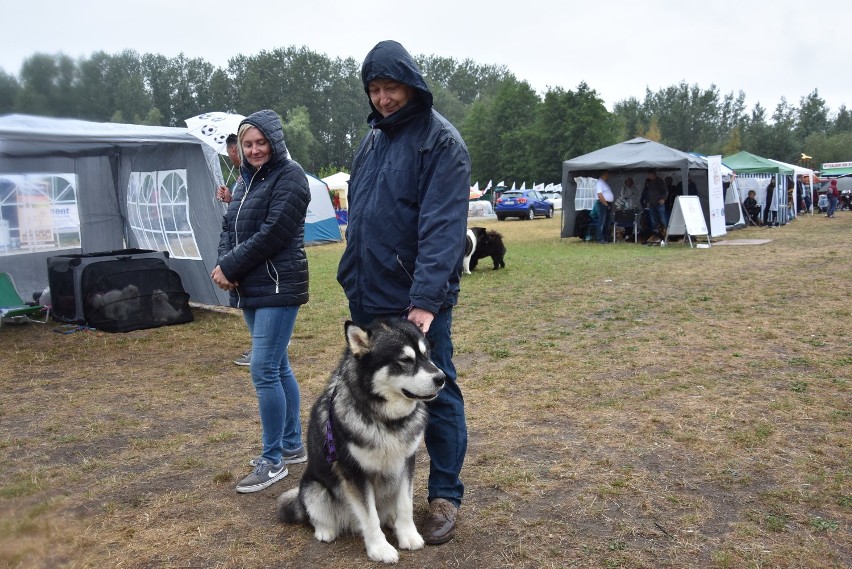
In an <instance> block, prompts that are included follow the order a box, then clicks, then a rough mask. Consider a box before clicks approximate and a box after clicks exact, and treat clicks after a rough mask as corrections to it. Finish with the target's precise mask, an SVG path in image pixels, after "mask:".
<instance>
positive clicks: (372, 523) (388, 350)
mask: <svg viewBox="0 0 852 569" xmlns="http://www.w3.org/2000/svg"><path fill="white" fill-rule="evenodd" d="M344 330H345V336H346V344H347V347H346V351H345V352H344V354H343V357H342V358H341V360H340V363H339V364H338V365H337V368H336V369H335V370H334V372H333V373H332V375H331V379H330V380H329V382H328V385H327V386H326V388H325V391H324V392H323V394H322V395H321V396H320V398H319V399H318V400H317V402H316V403H315V404H314V406H313V408H312V409H311V417H310V422H309V424H308V439H307V442H308V464H307V467H306V469H305V474H304V476H302V481H301V483H300V484H299V488H293V489H292V490H288V491H287V492H285V493H284V494H282V495H281V496H280V497H279V498H278V518H279V519H280V520H281V521H283V522H287V523H298V522H305V521H307V522H310V524H311V525H312V526H313V527H314V537H316V538H317V539H318V540H320V541H327V542H331V541H334V539H335V538H337V536H338V535H340V534H341V533H342V532H345V531H352V532H354V533H360V534H361V535H363V537H364V544H365V545H366V546H367V555H368V556H369V557H370V559H372V560H374V561H382V562H385V563H395V562H397V561H398V560H399V552H398V551H397V550H396V549H395V548H394V547H393V546H392V545H391V544H390V543H388V540H387V538H386V537H385V534H384V533H383V532H382V526H386V527H391V528H393V530H394V532H395V533H396V539H397V542H398V544H399V547H400V549H420V548H422V547H423V538H422V537H421V536H420V534H419V533H418V532H417V528H415V527H414V519H413V510H414V504H413V500H414V489H413V487H412V480H413V477H414V454H415V452H416V451H417V448H418V447H419V446H420V441H421V440H423V433H424V431H425V429H426V421H427V410H426V405H425V404H424V401H429V400H430V399H434V398H435V397H436V396H437V395H438V391H440V390H441V388H442V387H443V386H444V381H445V379H446V378H445V376H444V374H443V372H442V371H441V370H439V369H438V368H437V367H435V365H434V364H433V363H432V362H431V361H430V360H429V346H428V343H427V341H426V338H425V337H424V336H423V334H422V333H421V332H420V330H419V329H418V328H417V326H415V325H414V324H412V323H411V322H409V321H408V320H405V319H403V318H397V319H388V320H379V321H376V322H374V323H373V324H371V325H369V326H366V327H361V326H358V325H356V324H354V323H353V322H346V324H345V326H344Z"/></svg>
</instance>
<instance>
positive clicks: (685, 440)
mask: <svg viewBox="0 0 852 569" xmlns="http://www.w3.org/2000/svg"><path fill="white" fill-rule="evenodd" d="M477 223H478V224H479V225H485V226H487V227H489V228H494V229H497V230H499V231H500V232H501V233H502V234H503V236H504V239H505V242H506V244H507V248H508V253H507V255H506V265H507V267H506V268H505V269H503V270H500V271H492V270H490V266H491V265H490V262H489V261H488V260H487V259H486V260H485V262H484V263H481V264H480V267H479V268H478V270H477V271H476V272H474V274H473V275H468V276H465V277H464V280H463V283H462V295H461V299H460V304H459V306H458V308H457V311H456V315H455V319H454V320H455V329H454V333H455V338H456V366H457V368H458V369H459V373H460V377H459V381H460V383H461V385H462V389H463V391H464V393H465V396H466V405H467V413H468V424H469V429H470V446H469V451H468V455H467V460H466V463H465V468H464V471H463V478H464V481H465V483H466V486H467V492H466V497H465V502H464V505H463V507H462V510H461V518H460V525H459V532H458V534H457V537H456V539H455V540H454V541H452V542H450V543H449V544H447V545H444V546H441V547H429V548H427V549H425V550H422V551H418V552H403V553H402V555H401V560H400V563H399V566H400V567H410V568H420V567H426V566H430V567H471V568H478V567H486V568H490V567H501V568H502V567H523V568H540V567H553V568H557V567H602V568H616V567H623V568H659V567H683V568H692V567H710V568H740V567H751V568H768V567H773V568H775V567H781V568H784V567H789V568H793V567H796V568H820V569H822V568H841V567H850V566H852V531H850V523H852V487H850V484H852V449H850V444H852V394H850V379H852V347H850V341H851V340H852V338H850V331H852V319H851V318H850V316H852V308H850V302H852V286H850V279H852V263H850V254H849V253H850V248H852V213H850V212H839V213H838V215H837V218H836V219H834V220H829V219H826V218H825V217H822V216H813V217H804V218H801V219H799V220H796V221H795V222H793V223H791V224H789V225H787V226H784V227H780V228H775V229H764V228H750V229H746V230H742V231H737V232H734V233H731V234H729V235H728V237H727V239H728V240H734V239H764V238H765V239H771V241H770V242H769V243H766V244H762V245H741V246H723V245H722V244H720V243H716V244H714V245H713V247H712V248H710V249H701V250H699V249H689V248H688V247H685V246H683V245H671V246H669V247H665V248H660V247H647V246H641V245H631V244H618V245H606V246H601V245H592V244H585V243H581V242H579V241H578V240H576V239H566V240H563V239H560V238H559V237H558V234H559V219H558V216H557V219H552V220H543V219H539V220H535V221H517V220H509V221H505V222H497V221H488V222H484V223H483V222H477ZM341 251H342V246H341V245H330V246H323V247H314V248H311V249H309V258H310V267H311V279H312V280H311V302H310V303H309V304H308V305H306V306H305V307H303V309H302V310H301V312H300V314H299V319H298V322H297V326H296V332H295V336H294V339H293V345H292V347H291V360H292V362H293V366H294V370H295V372H296V375H297V377H298V379H299V382H300V384H301V386H302V397H303V409H302V417H303V420H304V418H306V417H307V414H308V408H309V407H310V405H311V404H312V403H313V401H314V399H315V398H316V396H317V394H318V393H319V391H320V389H321V387H322V385H323V384H324V382H325V381H326V378H327V376H328V373H329V370H330V369H331V368H332V367H333V365H334V364H335V363H336V361H337V359H338V357H339V355H340V353H341V350H342V346H343V333H342V324H343V321H344V320H345V318H346V315H347V311H346V304H345V300H344V298H343V295H342V293H341V291H340V288H339V287H338V285H337V283H336V281H335V278H334V275H335V269H336V265H337V260H338V258H339V256H340V253H341ZM56 328H57V325H55V324H48V325H47V326H40V325H35V324H34V325H26V326H3V327H2V329H0V341H2V345H3V348H4V349H3V356H2V362H3V365H2V366H0V460H2V463H0V464H2V467H0V567H27V568H29V567H39V568H59V567H74V568H84V567H151V568H153V567H158V568H159V567H165V568H188V567H198V568H207V567H223V568H241V567H341V566H348V567H354V568H359V567H374V566H375V564H374V563H371V562H369V561H368V559H367V557H366V554H365V552H364V547H363V543H362V541H361V540H360V539H359V538H354V537H345V538H342V539H340V540H338V541H337V542H335V543H334V544H322V543H318V542H316V541H315V540H314V539H313V536H312V531H311V530H310V529H309V528H307V527H299V526H283V525H279V524H277V523H276V522H275V520H274V510H275V498H276V497H277V496H278V494H280V493H281V492H283V491H284V490H286V489H288V488H291V487H293V486H295V485H297V484H298V480H299V477H300V475H301V472H302V470H303V467H302V466H296V467H292V468H291V469H290V472H291V473H290V476H289V477H288V478H286V479H284V480H283V481H282V482H280V483H278V484H276V485H273V486H272V487H271V488H269V489H267V490H266V491H264V492H260V493H257V494H252V495H237V494H236V493H235V492H234V484H235V483H236V481H237V480H239V478H240V477H242V476H244V475H245V474H246V473H247V472H248V470H249V468H248V465H247V460H248V459H249V458H250V457H252V456H255V455H256V454H257V453H258V452H259V428H260V427H259V420H258V417H257V409H256V399H255V396H254V393H253V389H252V387H251V383H250V378H249V375H248V371H247V370H246V369H245V368H238V367H237V366H234V365H233V364H232V363H231V361H232V360H233V359H234V358H235V357H237V356H238V355H239V353H240V352H241V351H242V350H243V349H244V348H245V347H247V345H248V337H247V332H246V330H245V325H244V323H243V322H242V320H241V318H240V316H239V315H238V314H237V313H229V312H224V313H223V312H217V311H206V310H200V309H197V310H195V322H193V323H191V324H187V325H181V326H171V327H166V328H160V329H154V330H140V331H135V332H131V333H127V334H105V333H100V332H77V333H72V334H57V333H55V329H56ZM427 469H428V456H427V455H426V454H425V452H424V451H423V450H422V449H421V452H420V454H419V455H418V471H417V475H416V476H417V481H418V482H417V485H416V490H415V514H416V516H418V517H421V516H422V515H423V514H424V513H425V508H426V506H425V477H426V472H427ZM391 542H392V543H393V542H394V540H393V538H391Z"/></svg>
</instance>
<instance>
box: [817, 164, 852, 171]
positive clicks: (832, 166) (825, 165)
mask: <svg viewBox="0 0 852 569" xmlns="http://www.w3.org/2000/svg"><path fill="white" fill-rule="evenodd" d="M829 168H852V162H826V163H825V164H823V165H822V169H823V170H828V169H829Z"/></svg>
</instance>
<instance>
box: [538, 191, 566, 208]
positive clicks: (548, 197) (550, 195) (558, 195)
mask: <svg viewBox="0 0 852 569" xmlns="http://www.w3.org/2000/svg"><path fill="white" fill-rule="evenodd" d="M541 195H542V197H544V199H545V201H549V202H550V203H552V204H553V209H562V192H554V191H551V190H548V191H544V192H541Z"/></svg>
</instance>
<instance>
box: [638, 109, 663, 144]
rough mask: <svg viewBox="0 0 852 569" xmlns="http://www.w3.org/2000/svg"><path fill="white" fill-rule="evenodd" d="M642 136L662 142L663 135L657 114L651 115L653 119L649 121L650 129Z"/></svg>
mask: <svg viewBox="0 0 852 569" xmlns="http://www.w3.org/2000/svg"><path fill="white" fill-rule="evenodd" d="M642 137H643V138H647V139H648V140H653V141H654V142H660V141H661V140H662V139H663V135H662V133H661V132H660V124H659V119H658V118H657V117H656V115H654V116H652V117H651V120H650V121H649V122H648V130H646V131H645V134H643V135H642Z"/></svg>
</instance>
